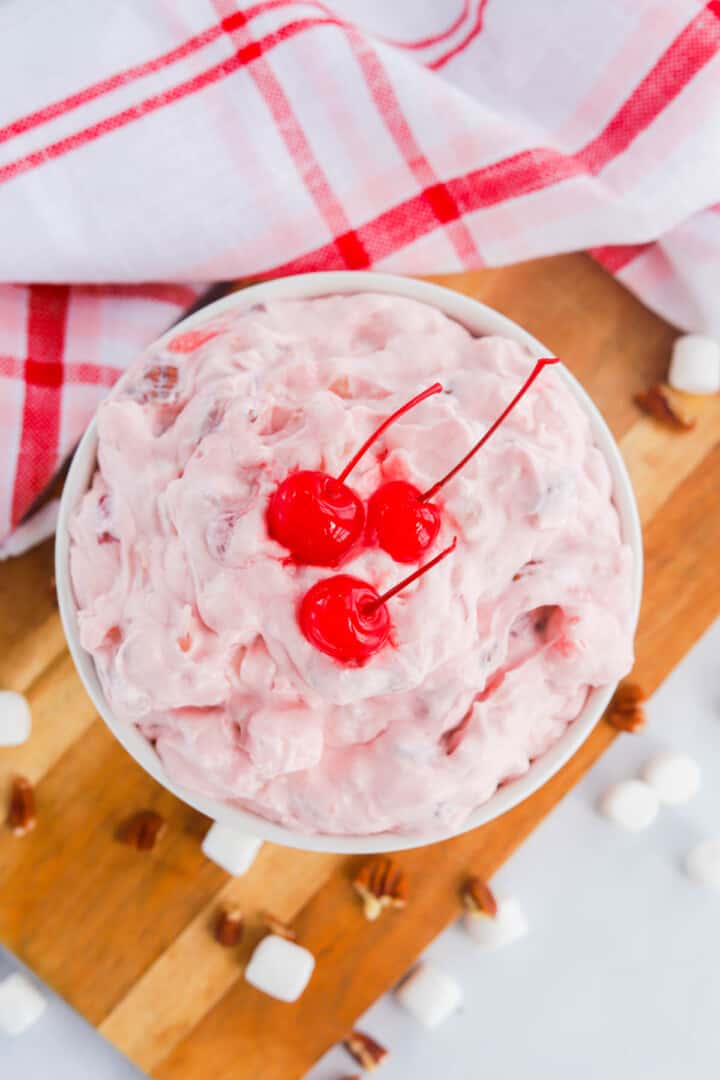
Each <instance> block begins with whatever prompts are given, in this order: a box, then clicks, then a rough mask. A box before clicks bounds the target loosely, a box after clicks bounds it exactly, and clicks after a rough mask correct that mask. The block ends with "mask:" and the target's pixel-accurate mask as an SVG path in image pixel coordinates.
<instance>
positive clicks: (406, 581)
mask: <svg viewBox="0 0 720 1080" xmlns="http://www.w3.org/2000/svg"><path fill="white" fill-rule="evenodd" d="M456 547H457V536H456V537H454V539H453V542H452V544H450V546H449V547H446V548H445V550H444V551H441V552H440V554H439V555H436V556H435V558H434V559H431V560H430V562H426V563H424V564H423V566H419V567H418V568H417V570H414V571H413V573H412V574H409V575H408V576H407V577H406V578H403V580H402V581H399V582H398V583H397V585H393V587H392V589H388V591H387V592H386V593H383V594H382V596H378V597H377V599H375V600H370V601H369V602H368V603H367V604H363V607H364V609H365V611H366V612H367V613H368V614H370V613H371V612H373V611H376V610H377V609H378V608H379V607H380V606H381V605H382V604H385V603H387V601H388V600H391V599H392V597H393V596H396V595H397V594H398V593H399V592H402V590H403V589H405V588H407V586H408V585H411V584H412V582H413V581H416V580H417V579H418V578H419V577H422V576H423V574H426V573H427V572H428V570H432V568H433V566H437V564H438V563H439V562H441V561H442V560H443V559H444V558H446V557H447V556H448V555H449V554H450V552H451V551H454V550H455V548H456Z"/></svg>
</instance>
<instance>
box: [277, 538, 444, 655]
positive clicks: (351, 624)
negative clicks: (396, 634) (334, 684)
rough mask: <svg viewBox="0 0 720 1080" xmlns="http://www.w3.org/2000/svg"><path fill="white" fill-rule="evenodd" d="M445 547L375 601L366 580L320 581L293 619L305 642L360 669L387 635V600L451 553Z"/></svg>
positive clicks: (339, 578)
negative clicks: (295, 619) (297, 621)
mask: <svg viewBox="0 0 720 1080" xmlns="http://www.w3.org/2000/svg"><path fill="white" fill-rule="evenodd" d="M456 544H457V537H455V539H454V540H453V542H452V544H450V546H449V547H446V548H445V550H444V551H441V552H440V554H439V555H436V556H435V558H434V559H430V561H429V562H427V563H425V565H424V566H421V567H419V568H418V569H417V570H415V571H414V573H412V574H410V575H409V576H408V577H406V578H404V579H403V580H402V581H400V582H398V584H397V585H394V586H393V587H392V589H388V591H387V592H385V593H383V594H382V596H380V595H379V594H378V592H377V590H376V589H374V588H373V587H372V585H369V584H368V583H367V581H362V580H361V579H360V578H356V577H351V576H350V575H349V574H336V575H335V576H334V577H329V578H323V580H322V581H317V582H316V583H315V584H314V585H313V586H312V588H310V589H308V591H307V592H306V593H305V596H304V597H303V599H302V601H301V604H300V610H299V612H298V620H299V623H300V629H301V630H302V632H303V634H304V635H305V637H306V638H307V640H308V641H309V642H310V643H311V644H312V645H314V646H315V648H316V649H319V650H320V652H324V653H326V654H327V655H328V656H332V658H333V659H334V660H339V661H340V662H341V663H343V664H348V665H352V666H354V667H361V666H362V665H363V664H364V663H366V661H367V660H369V659H370V657H371V656H372V655H373V654H374V653H376V652H378V651H379V650H380V649H381V648H382V647H383V645H384V644H385V642H386V641H387V639H388V637H389V635H390V629H391V625H392V624H391V622H390V615H389V613H388V609H387V601H388V600H390V599H391V598H392V597H393V596H395V595H396V594H397V593H399V592H401V591H402V590H403V589H405V588H407V586H408V585H410V584H411V582H413V581H415V580H416V579H417V578H419V577H422V575H423V574H426V573H427V571H428V570H431V569H432V568H433V566H436V565H437V563H439V562H440V561H441V560H442V559H444V558H446V556H448V555H449V554H450V552H451V551H454V549H455V546H456Z"/></svg>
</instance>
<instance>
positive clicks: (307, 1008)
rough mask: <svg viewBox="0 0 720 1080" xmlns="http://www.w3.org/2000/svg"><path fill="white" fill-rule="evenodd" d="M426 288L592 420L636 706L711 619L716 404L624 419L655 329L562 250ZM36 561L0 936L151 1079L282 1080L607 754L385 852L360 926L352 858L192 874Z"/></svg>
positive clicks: (11, 565) (11, 613)
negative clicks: (118, 834)
mask: <svg viewBox="0 0 720 1080" xmlns="http://www.w3.org/2000/svg"><path fill="white" fill-rule="evenodd" d="M434 280H438V281H441V282H442V283H443V284H446V285H450V286H451V287H453V288H456V289H459V290H460V291H462V292H466V293H469V294H470V295H472V296H476V297H478V298H480V299H482V300H485V301H487V302H488V303H490V304H491V305H493V306H494V307H496V308H498V309H499V310H500V311H503V312H505V313H506V314H508V315H510V316H511V317H512V318H514V319H516V320H517V321H518V322H520V323H522V324H524V325H525V326H527V327H528V329H529V330H530V331H531V332H532V333H534V334H536V335H537V336H538V337H539V338H540V339H541V340H543V341H544V342H545V343H546V344H547V345H548V346H549V347H550V348H552V349H553V350H554V351H555V352H556V353H557V354H558V355H559V356H561V357H563V359H564V360H565V361H566V363H567V364H568V365H569V367H570V368H571V369H572V371H573V372H574V373H575V374H576V375H577V376H578V377H579V378H580V380H581V382H582V383H583V384H584V385H585V387H586V388H587V389H588V390H589V392H590V394H591V395H592V396H593V398H594V399H595V401H596V402H597V404H598V405H599V406H600V408H601V410H602V411H603V412H604V414H605V416H606V417H607V419H608V421H609V422H610V426H611V427H612V429H613V431H614V433H615V435H616V437H617V438H618V440H619V442H620V446H621V448H622V451H623V454H624V456H625V460H626V461H627V464H628V467H629V469H630V473H631V475H632V478H633V481H634V484H635V489H636V492H637V495H638V500H639V504H640V511H641V516H642V519H643V525H644V531H645V552H646V586H645V596H644V604H643V610H642V616H641V621H640V629H639V634H638V639H637V665H636V671H635V675H636V678H637V679H638V681H640V682H641V683H642V684H643V685H644V686H645V688H646V689H647V691H648V692H650V691H652V690H654V689H655V687H656V686H657V685H658V683H660V681H661V680H662V679H663V678H664V677H665V676H666V675H667V674H668V672H669V671H670V670H671V668H672V667H673V666H674V665H675V664H676V663H677V662H678V661H679V660H680V659H681V658H682V656H683V655H684V654H685V652H686V651H687V650H688V649H689V648H690V646H691V645H692V644H693V642H694V641H695V640H696V638H697V637H698V636H699V635H700V634H701V633H702V632H703V630H705V628H706V627H707V626H708V625H709V623H710V622H711V621H712V619H713V618H714V617H715V616H716V615H717V614H718V612H719V611H720V595H719V586H718V576H717V540H718V536H720V499H719V498H718V493H719V492H720V447H719V446H718V433H719V432H720V397H715V398H713V399H707V400H706V401H705V408H704V411H703V413H702V415H701V416H700V419H699V421H698V424H697V426H696V428H695V429H694V430H693V431H692V432H689V433H687V434H678V433H675V432H673V431H670V430H668V429H665V428H663V427H660V426H659V425H658V424H657V423H656V422H655V421H653V420H650V419H648V418H646V417H644V416H642V415H640V413H639V412H638V411H637V409H636V408H635V406H634V405H633V404H632V395H633V393H634V392H635V391H636V390H638V389H640V388H643V387H645V386H647V385H648V384H650V383H651V382H653V381H655V380H657V379H659V378H662V376H663V375H664V373H665V370H666V367H667V362H668V357H669V353H670V346H671V343H672V340H673V337H674V334H675V331H673V330H672V328H670V327H669V326H668V325H666V324H665V323H664V322H663V321H662V320H661V319H659V318H658V317H657V316H655V315H653V314H651V313H650V312H649V311H647V310H646V309H645V308H644V307H643V306H642V305H641V304H640V303H638V301H636V300H634V299H633V298H632V297H631V296H630V295H629V294H628V293H627V292H626V291H625V290H624V289H623V288H622V287H621V286H620V285H619V284H617V283H616V282H615V281H614V280H613V279H611V278H610V277H609V276H607V275H606V274H605V273H604V272H603V271H602V270H601V269H600V268H599V267H598V266H596V265H595V264H594V263H592V262H591V260H590V259H589V258H587V257H585V256H583V255H571V256H562V257H558V258H553V259H545V260H541V261H536V262H532V263H527V264H523V265H520V266H515V267H512V268H507V269H502V270H487V271H479V272H476V273H468V274H462V275H459V276H453V277H449V278H438V279H434ZM51 562H52V552H51V545H50V544H45V545H44V546H43V547H41V548H39V549H37V550H35V551H33V552H31V553H29V554H27V555H26V556H24V557H23V558H20V559H15V560H11V561H10V562H7V563H5V564H2V565H0V686H5V687H11V688H15V689H18V690H22V691H24V692H25V693H27V694H28V696H29V698H30V701H31V703H32V708H33V716H34V728H33V734H32V737H31V739H30V740H29V742H28V743H27V744H26V745H25V746H22V747H19V748H17V749H11V750H7V749H5V750H0V800H2V801H4V800H5V799H6V797H7V791H8V788H9V783H10V779H11V777H12V776H13V774H15V773H21V774H23V775H25V776H27V777H28V778H29V779H31V780H32V781H33V782H34V783H35V784H36V785H37V792H36V794H37V804H38V825H37V828H36V829H35V831H34V832H32V833H30V834H29V835H27V836H25V837H23V838H17V837H14V836H12V835H11V834H10V833H9V832H8V831H7V830H5V829H1V828H0V940H2V941H3V942H4V943H5V944H6V945H7V946H8V947H9V948H10V949H12V950H13V951H14V952H15V953H16V954H17V955H18V956H19V957H20V958H21V959H22V960H23V961H24V962H25V963H26V964H28V965H29V966H30V967H31V968H33V969H34V970H35V971H36V972H37V973H38V974H39V975H41V976H42V977H43V978H44V979H45V980H46V981H47V982H48V983H49V984H50V985H51V986H53V987H54V988H55V989H56V990H57V991H58V992H59V993H60V994H61V995H63V997H65V998H66V999H67V1000H68V1001H69V1002H70V1003H71V1004H72V1005H73V1006H75V1008H76V1009H78V1010H79V1011H80V1012H81V1013H82V1014H83V1015H84V1016H85V1017H86V1018H87V1019H88V1020H89V1021H90V1023H91V1024H94V1025H95V1027H97V1028H98V1030H99V1031H100V1032H102V1034H104V1035H105V1036H107V1038H109V1039H110V1040H111V1041H112V1042H113V1043H115V1045H116V1046H117V1047H119V1049H120V1050H122V1051H124V1052H125V1053H126V1054H128V1055H129V1056H130V1058H132V1060H133V1061H135V1062H136V1063H137V1064H138V1065H139V1066H140V1068H141V1069H144V1070H145V1071H146V1072H148V1073H150V1074H151V1075H152V1076H153V1077H156V1078H158V1080H230V1078H232V1080H294V1078H298V1077H301V1076H302V1075H303V1074H304V1073H305V1071H306V1070H307V1069H308V1068H309V1067H310V1066H311V1064H312V1063H313V1062H314V1061H315V1060H316V1059H317V1058H318V1057H319V1056H320V1055H321V1054H322V1053H323V1052H324V1051H325V1050H326V1048H327V1047H328V1046H330V1045H331V1044H332V1043H333V1042H335V1041H337V1040H338V1039H340V1038H342V1037H343V1036H344V1035H345V1034H346V1032H347V1031H348V1029H349V1028H350V1027H351V1025H352V1022H353V1020H354V1019H355V1018H356V1017H357V1016H358V1015H359V1014H360V1013H361V1012H363V1010H365V1009H366V1008H367V1007H368V1006H369V1005H370V1004H371V1002H372V1001H373V1000H374V999H375V998H376V997H377V996H378V995H379V994H381V993H382V992H383V991H384V990H386V989H387V988H388V987H389V986H391V985H392V984H393V983H394V982H395V981H396V980H397V979H398V978H399V977H400V976H401V975H402V974H403V973H404V972H405V970H406V969H407V968H408V967H409V966H410V964H411V963H412V961H413V960H414V959H415V957H416V956H417V955H418V953H419V952H420V951H421V950H422V949H423V948H424V947H425V946H426V945H427V943H428V942H429V941H430V940H431V939H432V938H433V937H434V936H435V935H436V934H437V933H438V932H439V931H440V930H441V929H442V928H443V927H444V926H445V925H446V924H447V923H448V922H449V921H450V920H452V919H453V918H454V917H455V916H456V915H457V914H458V911H459V901H458V885H459V883H460V881H461V880H462V878H463V877H464V875H465V874H466V873H467V872H468V871H474V872H476V873H480V874H482V875H484V876H486V877H489V876H490V875H491V874H492V873H493V871H494V870H496V869H497V867H498V866H499V865H500V863H501V862H502V861H503V860H504V859H506V858H507V856H508V855H509V854H510V852H512V851H513V849H514V848H516V847H517V846H518V844H520V843H522V841H523V839H524V838H525V837H526V836H527V835H528V833H529V832H530V830H531V829H533V828H534V827H535V825H537V823H538V822H539V821H540V820H541V819H542V818H543V817H544V815H545V814H547V813H548V811H549V810H550V809H551V808H552V807H553V806H554V805H555V803H556V802H557V801H558V799H560V798H561V797H562V795H563V794H564V793H565V792H566V791H567V790H568V789H569V788H570V787H571V785H572V784H574V783H575V782H576V781H577V780H578V779H579V777H580V776H581V775H582V774H583V773H584V772H585V770H586V769H588V768H589V766H590V765H591V764H592V762H593V761H594V760H595V759H596V758H597V757H598V755H599V754H601V753H602V752H603V750H605V749H606V747H607V746H608V745H609V743H610V741H611V739H612V738H613V732H612V730H611V729H610V728H609V727H608V726H607V725H606V724H604V723H603V724H600V725H599V726H598V728H597V729H596V730H595V732H594V734H593V735H592V736H591V738H590V739H589V740H588V741H587V742H586V744H585V745H584V746H583V747H582V749H581V750H580V751H579V752H578V753H577V754H576V756H575V757H574V758H573V760H572V761H570V762H569V763H568V765H567V766H566V767H565V768H564V769H563V770H562V772H561V773H560V774H559V775H558V776H556V777H555V778H554V780H553V781H551V782H550V783H549V784H547V785H546V786H545V787H544V788H543V789H542V790H541V791H539V792H538V793H537V794H536V795H535V796H533V798H531V799H528V800H527V801H526V802H524V803H522V804H521V805H520V806H518V807H516V808H515V809H514V810H513V811H511V812H510V813H508V814H506V815H505V816H504V817H502V818H501V819H499V820H497V821H495V822H492V823H491V824H489V825H487V826H485V827H484V828H482V829H479V830H476V831H475V832H473V833H470V834H468V835H466V836H462V837H459V838H458V839H456V840H453V841H449V842H447V843H444V844H436V845H433V846H432V847H428V848H424V849H420V850H417V851H411V852H405V853H403V854H401V855H399V856H398V862H399V863H401V864H402V865H403V867H405V869H406V870H407V873H408V875H409V877H410V879H411V883H412V897H411V900H410V903H409V905H408V907H407V909H406V911H405V912H402V913H401V912H393V913H389V914H387V915H385V916H383V917H382V918H381V919H380V920H379V921H378V922H376V923H368V922H366V921H365V919H364V917H363V915H362V912H361V909H360V907H359V905H358V903H357V901H356V898H355V897H354V894H353V891H352V889H351V887H350V883H349V882H350V878H351V876H352V874H353V871H354V869H355V868H356V867H357V865H358V864H359V862H360V861H361V860H359V859H357V858H347V857H342V856H333V855H320V854H310V853H304V852H297V851H290V850H285V849H283V848H279V847H273V846H271V845H266V846H265V847H264V848H263V850H262V852H261V854H260V856H259V857H258V859H257V861H256V863H255V865H254V866H253V868H252V870H251V871H250V873H248V874H247V876H245V877H243V878H239V879H236V880H232V879H230V878H228V877H227V875H226V874H224V873H223V872H222V871H221V870H220V869H218V867H216V866H214V865H213V864H212V863H210V862H208V861H207V860H205V859H204V858H203V856H202V854H201V851H200V841H201V838H202V836H203V834H204V832H205V830H206V828H207V826H208V821H207V819H205V818H203V817H202V816H201V815H200V814H198V813H196V812H195V811H193V810H191V809H189V808H188V807H186V806H184V805H183V804H181V803H179V802H178V801H177V800H176V799H175V798H173V797H172V796H171V795H169V794H168V793H167V792H164V791H163V790H161V789H160V788H159V787H158V786H157V784H156V783H155V782H154V781H153V780H151V779H150V777H148V776H146V775H145V774H144V773H143V772H142V770H141V769H140V768H139V767H138V766H137V765H135V763H134V762H133V761H131V759H130V758H129V757H128V756H127V755H126V754H125V752H124V751H123V750H122V749H121V747H120V746H119V745H118V744H117V743H116V742H115V741H114V740H113V738H112V737H111V736H110V734H109V732H108V731H107V730H106V728H105V727H104V725H103V724H102V723H101V722H100V720H99V719H98V718H97V716H96V714H95V712H94V710H93V708H92V706H91V704H90V702H89V701H88V699H87V697H86V696H85V693H84V691H83V689H82V687H81V685H80V682H79V680H78V678H77V676H76V675H75V672H74V670H73V667H72V664H71V662H70V659H69V657H68V654H67V651H66V650H65V647H64V644H63V637H62V633H61V630H60V625H59V620H58V615H57V611H56V608H55V603H54V599H53V591H52V587H51ZM623 737H624V738H631V736H623ZM145 807H154V808H156V809H157V810H158V811H159V812H160V813H161V814H163V815H164V817H165V818H166V819H167V820H168V822H169V829H168V831H167V834H166V836H165V837H164V839H163V840H162V841H161V842H160V844H159V845H158V847H157V848H156V849H155V851H153V852H152V853H150V854H140V853H138V852H136V851H134V850H132V849H130V848H128V847H126V846H125V845H122V844H119V843H118V842H117V841H116V840H115V839H114V833H115V830H116V828H117V826H118V823H119V822H120V821H122V820H123V818H125V817H126V815H128V814H129V813H131V812H133V811H135V810H138V809H141V808H145ZM227 902H233V903H237V904H238V905H240V906H241V907H242V908H243V910H244V911H245V912H246V914H247V920H248V927H249V930H248V932H247V934H246V937H245V940H244V942H243V943H242V945H241V946H240V947H239V948H238V949H237V950H229V949H224V948H221V947H220V946H218V945H217V944H216V943H215V941H214V940H213V938H212V935H211V930H210V927H211V923H212V919H213V915H214V913H215V912H216V910H217V908H218V906H219V905H220V904H221V903H227ZM261 909H269V910H271V911H272V912H273V913H274V914H275V915H277V916H278V917H279V918H281V919H285V920H292V921H293V923H294V925H295V927H296V929H297V932H298V936H299V939H300V941H301V942H303V943H304V944H306V945H307V946H308V947H309V948H310V949H311V950H312V951H313V953H314V954H315V956H316V957H317V969H316V972H315V975H314V976H313V979H312V981H311V983H310V986H309V987H308V990H307V991H306V993H305V994H304V995H303V997H302V998H301V1000H300V1001H299V1002H297V1003H296V1004H294V1005H284V1004H281V1003H279V1002H276V1001H273V1000H271V999H270V998H268V997H265V996H264V995H262V994H261V993H259V992H258V991H256V990H254V989H252V988H251V987H250V986H249V985H248V984H247V983H245V982H244V980H243V978H242V970H243V964H244V962H245V961H246V959H247V956H248V954H249V952H250V950H251V949H252V947H253V945H254V943H255V941H256V940H257V938H258V936H259V933H260V929H259V919H258V913H259V912H260V910H261ZM348 1064H349V1065H350V1062H348ZM349 1071H353V1070H352V1069H349Z"/></svg>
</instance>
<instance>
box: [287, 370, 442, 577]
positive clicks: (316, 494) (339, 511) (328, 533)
mask: <svg viewBox="0 0 720 1080" xmlns="http://www.w3.org/2000/svg"><path fill="white" fill-rule="evenodd" d="M441 391H442V386H441V385H440V383H433V385H432V386H429V387H428V388H427V390H423V392H422V394H418V395H417V397H414V398H413V399H412V400H411V401H408V402H406V403H405V404H404V405H402V406H401V407H400V408H399V409H397V410H396V411H395V412H394V413H392V415H391V416H389V417H388V418H387V420H385V421H383V423H382V424H381V425H380V427H379V428H377V430H376V431H374V432H373V434H372V435H371V436H370V438H369V439H367V440H366V442H364V443H363V445H362V446H361V447H360V449H359V450H358V451H357V453H356V454H355V455H354V457H352V458H351V459H350V461H349V462H348V463H347V465H346V466H345V468H344V469H343V471H342V472H341V473H340V475H339V476H338V477H334V476H329V475H328V473H324V472H320V471H318V470H312V469H302V470H300V471H299V472H295V473H291V474H290V475H289V476H287V477H286V478H285V479H284V480H283V481H282V483H281V484H279V485H278V487H277V488H276V489H275V491H274V492H273V494H272V495H271V496H270V502H269V504H268V511H267V525H268V531H269V533H270V535H271V536H272V538H273V540H277V542H278V543H279V544H282V545H283V547H286V548H287V549H288V551H289V552H290V553H291V555H292V556H293V558H294V559H295V560H296V561H297V562H299V563H307V564H310V565H313V566H336V565H337V564H338V563H339V562H340V561H341V560H342V559H343V558H344V557H345V555H347V553H348V552H349V551H350V549H351V548H352V547H353V545H354V544H355V543H357V541H358V540H359V539H360V536H361V535H362V532H363V529H364V527H365V507H364V506H363V504H362V502H361V501H360V499H359V498H358V496H357V495H356V494H355V492H354V491H353V490H352V488H350V487H348V485H347V484H346V483H345V480H346V479H347V477H348V476H349V474H350V473H351V472H352V470H353V469H354V468H355V466H356V465H357V463H358V462H359V461H360V458H361V457H362V456H363V455H364V454H365V453H366V451H367V450H368V449H369V448H370V446H372V444H373V443H374V442H375V440H376V439H378V438H379V437H380V436H381V435H382V433H383V432H384V431H385V429H386V428H387V427H389V425H390V424H392V423H393V422H394V421H395V420H397V419H398V417H400V416H402V415H403V414H404V413H406V412H408V410H409V409H412V408H414V407H415V406H416V405H419V404H420V402H421V401H424V400H425V398H428V397H430V396H431V395H432V394H439V393H440V392H441Z"/></svg>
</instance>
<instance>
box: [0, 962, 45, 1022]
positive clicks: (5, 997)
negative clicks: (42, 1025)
mask: <svg viewBox="0 0 720 1080" xmlns="http://www.w3.org/2000/svg"><path fill="white" fill-rule="evenodd" d="M46 1005H47V1002H46V1001H45V998H44V997H43V995H42V994H41V993H40V991H39V990H38V989H37V988H36V987H35V985H34V983H32V982H30V980H29V979H28V978H27V976H25V975H23V974H22V972H20V971H14V972H13V973H12V975H8V976H7V978H6V979H3V980H2V982H0V1031H1V1032H3V1033H4V1034H5V1035H22V1033H23V1031H27V1029H28V1028H29V1027H32V1025H33V1024H34V1023H36V1021H37V1020H39V1019H40V1017H41V1016H42V1014H43V1013H44V1012H45V1008H46Z"/></svg>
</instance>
